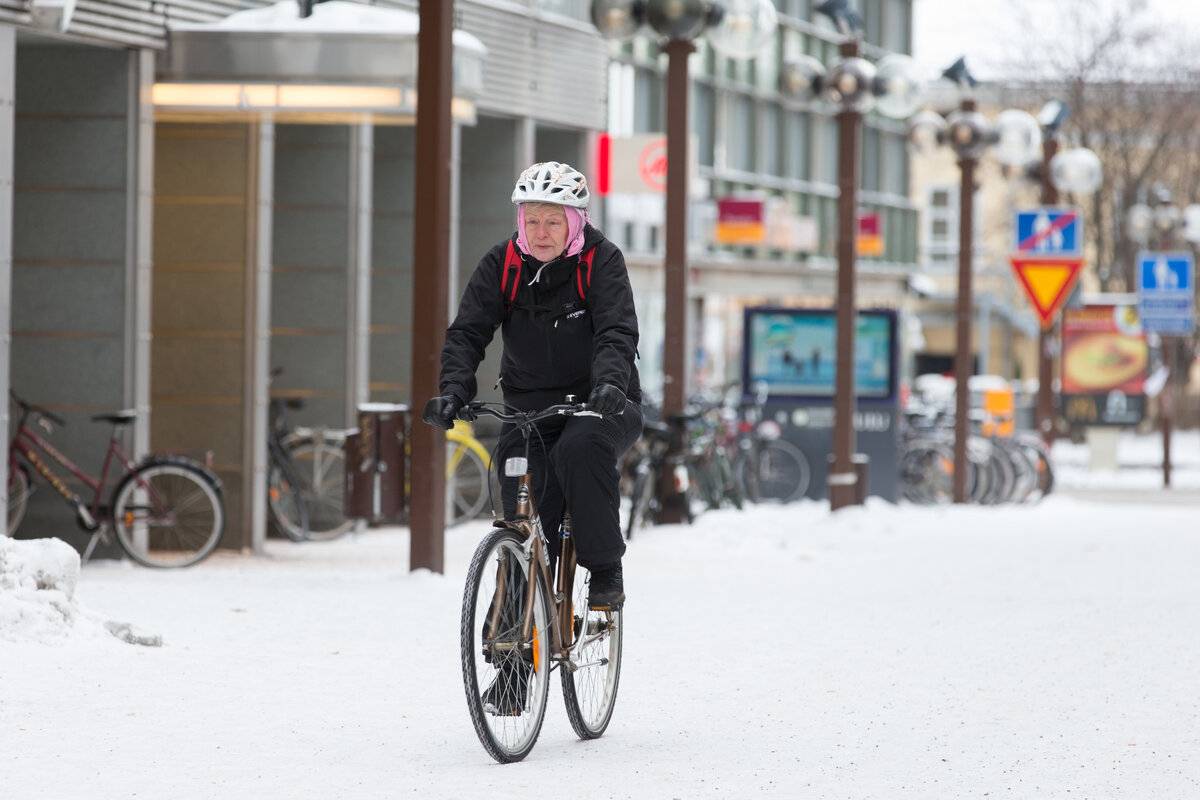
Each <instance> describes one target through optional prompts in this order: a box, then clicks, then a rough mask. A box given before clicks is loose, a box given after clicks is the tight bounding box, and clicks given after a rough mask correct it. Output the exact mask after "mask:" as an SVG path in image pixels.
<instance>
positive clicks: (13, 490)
mask: <svg viewBox="0 0 1200 800" xmlns="http://www.w3.org/2000/svg"><path fill="white" fill-rule="evenodd" d="M29 495H30V491H29V473H28V472H27V471H26V470H25V467H24V466H23V465H21V464H12V463H10V464H9V465H8V523H7V525H6V527H5V529H4V530H5V532H6V533H7V535H9V536H12V535H13V533H14V532H15V531H16V530H17V527H18V526H19V525H20V524H21V520H23V519H24V518H25V509H26V508H27V507H28V505H29Z"/></svg>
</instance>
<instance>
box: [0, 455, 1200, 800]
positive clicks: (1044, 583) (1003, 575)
mask: <svg viewBox="0 0 1200 800" xmlns="http://www.w3.org/2000/svg"><path fill="white" fill-rule="evenodd" d="M1173 452H1174V453H1175V459H1174V460H1175V463H1176V473H1175V485H1176V486H1177V487H1180V491H1186V487H1187V486H1193V487H1200V440H1198V439H1196V438H1194V437H1193V438H1189V436H1187V435H1180V436H1179V437H1177V439H1176V440H1175V448H1174V450H1173ZM1120 454H1121V458H1122V459H1123V460H1122V464H1123V467H1122V469H1121V470H1119V471H1116V472H1114V473H1112V474H1111V475H1108V476H1105V475H1098V474H1094V473H1088V472H1087V471H1086V462H1087V457H1086V453H1083V454H1082V455H1081V454H1080V452H1079V451H1078V449H1077V448H1076V447H1075V446H1071V445H1069V444H1066V443H1060V444H1059V445H1057V446H1056V456H1057V458H1058V460H1059V464H1060V478H1061V482H1062V484H1063V485H1064V487H1065V488H1067V489H1069V488H1070V487H1071V486H1072V485H1076V486H1078V485H1085V486H1090V487H1093V488H1094V487H1097V486H1101V487H1103V486H1105V485H1110V486H1113V487H1118V486H1119V487H1125V488H1130V487H1132V488H1144V495H1145V500H1144V502H1143V501H1141V499H1140V498H1139V500H1138V502H1135V503H1104V502H1095V501H1081V500H1079V499H1076V498H1074V497H1071V496H1070V495H1069V493H1068V492H1066V491H1064V492H1062V493H1058V494H1055V495H1052V496H1051V497H1050V498H1048V499H1047V500H1046V501H1045V502H1044V503H1042V504H1040V505H1038V506H1034V507H989V508H979V507H943V508H933V509H928V508H919V507H915V506H911V505H900V506H893V505H889V504H887V503H884V502H883V501H880V500H878V499H872V500H871V501H870V502H869V503H868V505H867V506H866V507H865V508H853V509H846V510H843V511H840V512H838V513H836V514H833V513H830V511H829V509H828V505H827V504H826V503H814V502H805V503H801V504H798V505H795V506H791V507H787V508H777V507H776V508H757V509H753V510H749V511H745V512H736V511H722V512H715V513H708V514H705V515H703V516H702V517H700V518H699V519H698V520H697V523H696V524H695V525H694V526H691V527H688V526H661V527H659V528H656V529H653V530H650V531H647V532H645V533H644V534H642V535H639V536H638V537H637V538H635V539H634V540H633V541H632V542H631V543H630V549H629V553H628V555H627V557H626V562H625V563H626V585H627V591H628V593H629V595H630V601H629V606H628V609H627V614H626V624H627V631H626V651H625V652H626V660H625V662H624V665H623V671H622V680H621V689H620V695H619V699H618V704H617V713H616V717H615V719H614V721H613V724H612V726H611V727H610V729H609V731H608V733H607V734H606V735H605V736H604V737H603V738H601V739H599V740H597V741H593V742H580V741H579V740H577V739H576V738H575V736H574V734H573V733H572V731H571V728H570V725H569V723H568V722H567V719H566V714H565V713H564V712H563V710H562V703H561V699H560V696H559V695H558V693H557V690H555V691H554V692H552V694H551V700H552V703H551V709H550V712H549V713H548V714H547V719H546V724H545V727H544V729H543V731H542V736H541V739H540V741H539V743H538V745H537V747H536V748H535V750H534V751H533V753H532V754H531V756H530V757H529V758H528V759H527V760H526V761H525V762H522V763H520V764H515V765H508V766H500V765H497V764H494V763H493V762H492V761H491V759H490V758H488V756H487V755H486V754H485V753H484V751H483V749H482V748H481V747H480V746H479V744H478V742H477V741H476V739H475V735H474V732H473V730H472V728H471V725H470V722H469V719H468V716H467V711H466V705H465V702H464V699H463V690H462V683H461V678H460V673H459V666H458V625H459V623H458V618H459V604H460V597H461V590H462V580H463V575H464V573H465V570H466V565H467V562H468V560H469V558H470V554H471V552H472V550H473V548H474V546H475V543H476V542H477V541H478V539H479V538H480V536H481V534H482V532H483V531H484V530H485V529H486V524H484V523H479V524H475V525H471V526H465V527H461V528H457V529H452V530H450V531H448V532H447V538H446V570H445V574H444V575H436V574H431V573H428V572H415V573H413V572H410V571H409V569H408V533H407V530H405V529H404V528H381V529H372V530H368V531H366V532H364V533H362V534H359V535H357V536H351V537H347V538H344V539H341V540H338V541H335V542H330V543H308V544H303V545H296V544H292V543H290V542H286V541H276V540H272V541H270V542H269V543H268V552H267V554H266V555H265V556H263V557H259V558H251V557H245V556H239V555H235V554H227V553H220V554H218V555H216V556H214V557H213V558H211V559H209V560H208V561H206V562H204V563H202V564H201V565H199V566H197V567H193V568H190V569H186V570H182V571H175V572H168V571H155V570H148V569H143V568H138V567H134V566H130V565H127V564H121V563H113V562H100V563H92V564H89V565H88V566H86V567H85V568H83V569H82V570H81V571H76V568H75V566H74V563H73V561H72V552H73V551H70V549H69V548H67V547H66V546H65V545H59V544H57V543H56V542H55V541H54V540H45V541H41V542H34V543H30V542H11V541H8V540H4V539H0V788H2V790H3V791H2V792H0V794H2V795H3V796H4V797H13V798H18V797H33V796H37V797H42V798H49V799H51V800H56V799H57V798H68V797H69V798H79V797H84V798H96V799H98V800H107V799H108V798H129V797H149V798H171V799H172V800H176V799H177V800H189V799H191V798H197V799H200V798H203V799H204V800H209V799H210V798H289V799H291V798H398V797H419V798H464V797H500V798H507V797H529V796H531V795H533V794H539V795H543V796H544V795H545V794H546V793H547V792H549V791H553V789H554V787H562V790H563V791H566V792H568V793H569V794H570V795H571V796H575V797H583V798H589V800H590V799H591V798H607V797H614V798H653V799H655V800H657V798H696V797H724V798H747V797H758V796H771V797H781V798H854V799H855V800H858V799H859V798H884V799H885V800H896V799H897V798H922V799H924V798H935V799H940V798H963V797H997V796H1001V797H1012V798H1038V800H1042V799H1044V798H1078V797H1084V798H1116V797H1139V798H1141V797H1147V798H1148V797H1154V798H1190V797H1198V796H1200V694H1198V693H1197V691H1196V686H1197V683H1196V680H1197V679H1196V676H1197V674H1200V637H1198V636H1197V635H1196V634H1197V631H1200V581H1198V580H1197V579H1196V565H1197V564H1200V525H1198V519H1200V505H1189V504H1187V503H1183V504H1178V503H1176V504H1164V503H1160V502H1158V500H1159V499H1160V498H1161V495H1162V492H1161V490H1160V489H1158V487H1160V486H1161V450H1158V451H1157V452H1156V451H1155V441H1154V440H1153V439H1132V438H1131V439H1130V440H1129V441H1128V442H1126V441H1125V440H1122V446H1121V450H1120ZM1156 458H1157V459H1158V460H1157V461H1156ZM1126 463H1129V464H1130V465H1131V466H1130V467H1129V469H1126V468H1125V467H1124V465H1125V464H1126ZM1156 469H1157V471H1155V470H1156ZM1143 471H1144V473H1145V477H1143V476H1142V473H1143ZM1155 478H1157V481H1156V480H1155ZM76 579H77V580H76ZM110 623H117V624H118V625H114V624H110ZM122 623H123V624H125V625H126V627H119V624H122ZM113 628H115V629H116V633H118V634H121V635H122V637H123V638H118V637H117V636H114V635H112V632H110V629H113ZM155 637H160V638H161V646H143V645H137V644H129V643H127V641H128V640H131V639H132V640H134V641H137V640H142V641H150V642H153V641H154V639H155Z"/></svg>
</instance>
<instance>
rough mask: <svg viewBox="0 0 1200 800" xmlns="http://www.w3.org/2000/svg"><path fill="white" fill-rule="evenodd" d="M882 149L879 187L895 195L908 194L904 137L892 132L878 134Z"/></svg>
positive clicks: (906, 154) (906, 156)
mask: <svg viewBox="0 0 1200 800" xmlns="http://www.w3.org/2000/svg"><path fill="white" fill-rule="evenodd" d="M880 139H881V140H882V147H883V150H882V152H881V154H880V161H881V164H880V167H881V172H882V175H881V176H880V180H881V183H880V187H879V188H880V189H881V190H883V191H885V192H889V193H891V194H896V195H903V196H907V195H908V151H907V149H906V147H905V141H904V137H903V136H900V135H898V134H894V133H883V134H880Z"/></svg>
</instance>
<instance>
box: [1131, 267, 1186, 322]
mask: <svg viewBox="0 0 1200 800" xmlns="http://www.w3.org/2000/svg"><path fill="white" fill-rule="evenodd" d="M1194 273H1195V268H1194V264H1193V259H1192V254H1191V253H1162V252H1146V253H1139V254H1138V269H1137V274H1138V301H1139V309H1138V310H1139V312H1140V314H1141V317H1142V327H1143V328H1145V329H1146V330H1147V331H1150V332H1153V333H1158V334H1163V335H1168V336H1170V335H1176V336H1179V335H1183V336H1190V335H1191V334H1192V330H1193V326H1194V324H1195V322H1194V317H1195V280H1194Z"/></svg>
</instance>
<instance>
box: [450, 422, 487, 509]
mask: <svg viewBox="0 0 1200 800" xmlns="http://www.w3.org/2000/svg"><path fill="white" fill-rule="evenodd" d="M446 481H447V482H448V483H449V484H450V485H451V486H453V487H454V494H453V495H452V497H451V498H450V499H451V508H450V524H451V525H458V524H460V523H463V522H466V521H467V520H472V519H475V518H476V517H478V516H479V515H480V514H481V513H483V509H484V507H486V506H487V504H488V492H489V489H488V483H489V478H488V468H487V462H486V461H484V460H483V458H481V457H480V455H479V453H476V452H475V451H474V450H473V449H472V448H471V447H470V445H468V444H466V443H465V442H457V443H456V442H450V441H448V442H446Z"/></svg>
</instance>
